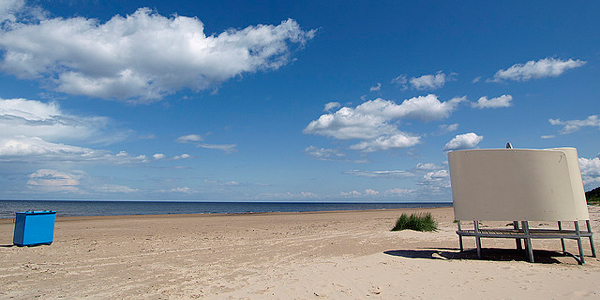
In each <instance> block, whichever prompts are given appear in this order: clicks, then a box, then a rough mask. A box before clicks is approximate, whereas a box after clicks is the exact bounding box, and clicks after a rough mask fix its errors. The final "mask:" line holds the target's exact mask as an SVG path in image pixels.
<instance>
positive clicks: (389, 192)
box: [385, 188, 414, 197]
mask: <svg viewBox="0 0 600 300" xmlns="http://www.w3.org/2000/svg"><path fill="white" fill-rule="evenodd" d="M413 191H414V190H411V189H401V188H395V189H390V190H387V191H386V192H385V194H386V195H390V196H394V197H403V196H406V195H409V194H411V193H412V192H413Z"/></svg>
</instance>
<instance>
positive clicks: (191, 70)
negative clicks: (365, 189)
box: [0, 8, 315, 102]
mask: <svg viewBox="0 0 600 300" xmlns="http://www.w3.org/2000/svg"><path fill="white" fill-rule="evenodd" d="M6 12H7V10H5V13H4V15H6ZM314 35H315V31H314V30H310V31H305V30H302V29H301V28H300V26H299V25H298V23H297V22H296V21H294V20H291V19H288V20H285V21H283V22H281V23H280V24H279V25H276V26H275V25H256V26H248V27H246V28H244V29H241V30H235V29H230V30H227V31H225V32H222V33H220V34H218V35H211V36H207V35H206V34H205V33H204V24H203V23H202V22H201V21H200V20H199V19H198V18H195V17H184V16H177V15H175V16H172V17H169V18H167V17H164V16H162V15H159V14H158V13H156V12H153V11H151V10H150V9H148V8H140V9H138V10H137V11H136V12H135V13H133V14H132V15H127V16H125V17H122V16H118V15H117V16H114V17H113V18H112V19H110V20H108V21H107V22H106V23H101V22H99V21H98V20H95V19H87V18H84V17H73V18H54V19H46V20H43V21H40V22H35V23H18V24H17V23H15V24H14V25H13V26H6V27H4V28H3V30H2V31H0V49H1V50H2V52H3V56H2V60H1V61H0V68H1V69H2V70H3V71H4V72H7V73H10V74H13V75H15V76H17V77H19V78H29V79H37V80H41V81H43V82H44V83H48V82H51V83H54V84H55V87H56V90H57V91H60V92H64V93H67V94H72V95H85V96H89V97H98V98H106V99H121V100H131V101H137V102H151V101H156V100H158V99H161V98H162V97H163V96H165V95H168V94H172V93H174V92H176V91H179V90H182V89H190V90H193V91H200V90H204V89H208V88H212V87H216V86H218V85H219V84H220V83H222V82H223V81H225V80H228V79H230V78H232V77H235V76H238V75H240V74H243V73H246V72H256V71H259V70H274V69H278V68H280V67H282V66H284V65H286V64H287V63H288V62H289V61H290V59H289V56H290V51H291V49H290V46H292V45H293V44H295V45H300V46H302V45H303V44H304V43H306V42H307V41H308V40H310V39H312V38H313V37H314Z"/></svg>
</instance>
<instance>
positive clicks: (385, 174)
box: [344, 170, 415, 178]
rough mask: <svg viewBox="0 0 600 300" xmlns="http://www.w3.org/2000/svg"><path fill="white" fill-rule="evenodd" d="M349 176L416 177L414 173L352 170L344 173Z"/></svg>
mask: <svg viewBox="0 0 600 300" xmlns="http://www.w3.org/2000/svg"><path fill="white" fill-rule="evenodd" d="M344 174H347V175H353V176H359V177H369V178H408V177H413V176H415V174H414V173H412V172H407V171H399V170H398V171H364V170H350V171H346V172H344Z"/></svg>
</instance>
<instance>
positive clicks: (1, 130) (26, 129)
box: [0, 99, 147, 164]
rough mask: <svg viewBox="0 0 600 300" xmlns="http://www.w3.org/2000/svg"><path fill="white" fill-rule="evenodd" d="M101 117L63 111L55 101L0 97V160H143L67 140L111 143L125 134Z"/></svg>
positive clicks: (122, 161)
mask: <svg viewBox="0 0 600 300" xmlns="http://www.w3.org/2000/svg"><path fill="white" fill-rule="evenodd" d="M128 135H129V133H128V131H120V130H114V129H112V128H111V120H109V119H108V118H105V117H94V116H86V117H82V116H76V115H72V114H68V113H65V112H64V111H62V110H61V108H60V106H59V105H58V104H57V103H56V102H51V103H43V102H40V101H35V100H26V99H0V161H22V162H25V161H26V162H35V163H40V162H48V161H51V162H56V161H71V162H106V163H114V164H125V163H141V162H147V160H146V157H145V156H135V157H133V156H130V155H129V154H127V153H125V152H121V153H119V154H117V155H113V154H111V153H110V152H109V151H105V150H96V149H92V148H88V147H80V146H74V145H72V144H71V143H74V142H78V143H82V142H83V143H87V144H98V143H112V142H117V141H120V140H122V139H124V138H125V137H126V136H128Z"/></svg>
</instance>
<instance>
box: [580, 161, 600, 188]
mask: <svg viewBox="0 0 600 300" xmlns="http://www.w3.org/2000/svg"><path fill="white" fill-rule="evenodd" d="M579 166H580V168H581V177H582V179H583V184H584V185H586V187H587V188H588V189H593V188H596V187H597V186H600V157H594V158H585V157H580V158H579Z"/></svg>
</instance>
